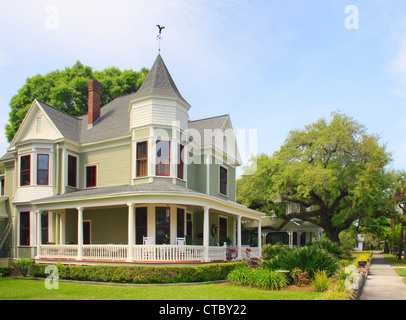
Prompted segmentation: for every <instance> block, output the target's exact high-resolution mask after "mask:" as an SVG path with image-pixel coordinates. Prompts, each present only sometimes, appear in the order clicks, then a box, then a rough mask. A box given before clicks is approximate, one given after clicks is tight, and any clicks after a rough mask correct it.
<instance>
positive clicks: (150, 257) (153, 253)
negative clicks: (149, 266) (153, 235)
mask: <svg viewBox="0 0 406 320" xmlns="http://www.w3.org/2000/svg"><path fill="white" fill-rule="evenodd" d="M204 250H205V248H204V247H202V246H173V245H135V246H134V260H135V261H202V260H203V259H204Z"/></svg>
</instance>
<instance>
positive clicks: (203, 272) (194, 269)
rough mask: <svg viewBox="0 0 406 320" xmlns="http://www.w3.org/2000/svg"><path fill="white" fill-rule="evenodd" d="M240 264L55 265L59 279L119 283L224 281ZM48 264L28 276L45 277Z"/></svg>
mask: <svg viewBox="0 0 406 320" xmlns="http://www.w3.org/2000/svg"><path fill="white" fill-rule="evenodd" d="M241 264H244V262H231V263H218V264H207V265H201V266H170V267H166V266H102V265H100V266H77V265H62V264H59V263H58V264H56V266H57V267H58V276H59V279H65V280H79V281H96V282H119V283H181V282H203V281H215V280H224V279H226V278H227V275H228V274H229V273H230V272H231V271H232V270H234V269H235V268H236V267H237V266H239V265H241ZM47 266H48V264H34V265H32V267H31V269H30V275H31V276H32V277H39V278H46V277H47V276H48V275H49V274H46V273H45V268H46V267H47Z"/></svg>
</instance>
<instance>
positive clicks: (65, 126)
mask: <svg viewBox="0 0 406 320" xmlns="http://www.w3.org/2000/svg"><path fill="white" fill-rule="evenodd" d="M36 101H37V102H38V104H39V105H40V106H41V107H42V109H43V110H44V112H45V113H46V114H47V116H48V117H49V118H50V119H51V120H52V122H53V123H54V125H55V126H56V127H57V129H58V130H59V131H60V132H61V134H62V135H63V136H64V137H65V138H67V139H70V140H73V141H79V133H80V132H79V128H80V122H81V121H80V119H79V118H77V117H75V116H73V115H71V114H69V113H67V112H64V111H62V110H59V109H56V108H54V107H52V106H50V105H49V104H46V103H45V102H42V101H39V100H36Z"/></svg>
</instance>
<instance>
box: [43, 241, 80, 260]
mask: <svg viewBox="0 0 406 320" xmlns="http://www.w3.org/2000/svg"><path fill="white" fill-rule="evenodd" d="M77 255H78V246H77V245H70V244H63V245H42V246H41V258H49V259H55V258H56V259H73V258H76V257H77Z"/></svg>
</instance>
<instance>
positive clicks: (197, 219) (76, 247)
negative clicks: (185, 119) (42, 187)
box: [19, 192, 263, 263]
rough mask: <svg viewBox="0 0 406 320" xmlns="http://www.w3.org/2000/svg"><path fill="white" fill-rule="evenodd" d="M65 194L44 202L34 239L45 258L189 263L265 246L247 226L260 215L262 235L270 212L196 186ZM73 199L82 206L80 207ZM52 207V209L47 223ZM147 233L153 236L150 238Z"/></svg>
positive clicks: (234, 255)
mask: <svg viewBox="0 0 406 320" xmlns="http://www.w3.org/2000/svg"><path fill="white" fill-rule="evenodd" d="M65 197H66V196H64V197H62V199H61V201H57V200H59V197H55V198H53V199H51V200H50V201H46V200H44V201H38V202H37V204H36V207H35V212H33V214H34V217H35V231H36V232H35V233H36V237H35V239H34V241H33V242H35V245H34V246H33V243H32V242H31V247H34V248H35V251H36V253H35V259H36V261H37V262H46V261H49V260H55V261H59V260H61V261H62V262H68V261H70V262H72V263H73V262H75V261H76V262H77V263H86V262H89V263H90V262H92V263H95V262H113V263H173V262H181V263H182V262H183V263H188V262H212V261H227V260H241V259H245V258H247V257H248V256H251V255H256V256H260V255H261V252H260V250H259V248H261V239H260V237H259V238H258V246H257V247H255V248H249V249H248V250H246V247H247V246H244V244H243V243H242V242H241V226H242V223H243V221H246V220H256V221H258V222H259V224H258V234H259V235H261V223H260V217H261V215H263V214H262V213H260V212H256V211H254V210H250V209H248V208H246V207H244V206H241V205H238V204H236V203H230V202H229V201H223V200H219V199H218V198H215V197H211V196H208V195H204V194H197V193H192V194H191V192H185V193H184V194H182V193H180V192H176V193H173V192H159V195H158V194H157V193H156V192H154V193H142V194H128V193H126V194H125V195H123V196H122V197H121V196H117V195H110V194H108V195H107V196H105V197H103V198H100V197H97V199H96V198H92V197H91V198H89V197H88V198H86V199H80V198H78V199H75V198H73V199H71V198H70V197H68V198H67V200H65ZM73 200H75V201H73ZM73 203H74V204H75V205H79V206H78V207H76V208H72V204H73ZM22 210H24V208H21V209H20V210H19V211H22ZM44 213H47V215H49V217H50V218H48V219H47V221H46V223H47V225H46V226H45V227H44V226H43V222H44V220H43V214H44ZM89 226H90V227H89ZM44 229H47V230H48V231H47V232H48V237H47V238H46V239H45V240H44V234H45V233H44ZM145 237H148V238H149V239H150V242H148V243H145V242H143V241H142V239H143V238H145ZM178 238H183V239H184V242H183V243H182V242H181V243H179V242H178V241H177V239H178ZM225 242H226V243H227V244H225Z"/></svg>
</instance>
